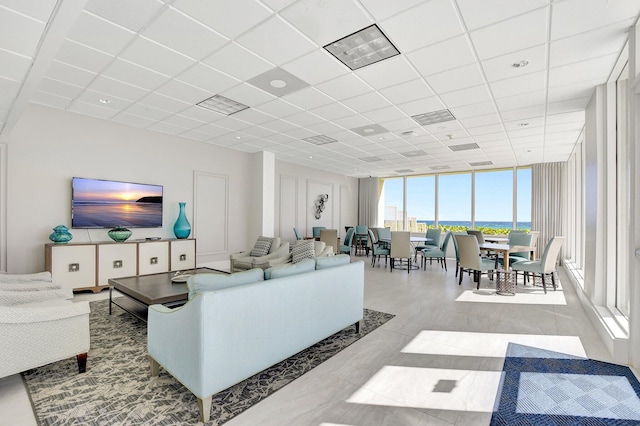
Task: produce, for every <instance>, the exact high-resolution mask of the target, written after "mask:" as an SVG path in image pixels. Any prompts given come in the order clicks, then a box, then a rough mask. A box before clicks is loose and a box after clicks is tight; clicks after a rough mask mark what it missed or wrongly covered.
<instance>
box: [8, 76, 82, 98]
mask: <svg viewBox="0 0 640 426" xmlns="http://www.w3.org/2000/svg"><path fill="white" fill-rule="evenodd" d="M3 80H4V79H3ZM4 81H10V80H4ZM13 83H15V82H13ZM5 90H6V89H5ZM37 90H40V91H41V92H46V93H51V94H53V95H58V96H62V97H63V98H71V99H75V98H77V97H78V96H79V95H80V93H82V87H78V86H74V85H71V84H68V83H63V82H62V81H58V80H52V79H50V78H46V77H45V78H43V79H42V80H40V84H39V85H38V87H37Z"/></svg>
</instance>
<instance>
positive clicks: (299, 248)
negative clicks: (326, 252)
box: [291, 240, 316, 263]
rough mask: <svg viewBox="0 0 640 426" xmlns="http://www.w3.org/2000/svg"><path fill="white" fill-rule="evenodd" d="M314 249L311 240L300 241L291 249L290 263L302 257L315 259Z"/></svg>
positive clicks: (300, 259)
mask: <svg viewBox="0 0 640 426" xmlns="http://www.w3.org/2000/svg"><path fill="white" fill-rule="evenodd" d="M315 257H316V250H315V248H314V245H313V241H312V240H308V241H300V242H298V243H296V245H294V246H293V249H291V263H298V262H300V261H302V260H304V259H315Z"/></svg>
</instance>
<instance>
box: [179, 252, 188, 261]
mask: <svg viewBox="0 0 640 426" xmlns="http://www.w3.org/2000/svg"><path fill="white" fill-rule="evenodd" d="M185 260H187V255H186V254H181V255H180V262H184V261H185Z"/></svg>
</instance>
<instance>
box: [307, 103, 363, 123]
mask: <svg viewBox="0 0 640 426" xmlns="http://www.w3.org/2000/svg"><path fill="white" fill-rule="evenodd" d="M310 112H312V113H313V114H315V115H317V116H319V117H322V118H324V119H325V120H335V119H338V118H343V117H348V116H350V115H353V113H354V111H353V110H352V109H350V108H348V107H346V106H345V105H343V104H341V103H339V102H335V103H332V104H329V105H323V106H321V107H318V108H314V109H312V110H311V111H310Z"/></svg>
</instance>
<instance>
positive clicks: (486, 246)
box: [479, 242, 536, 269]
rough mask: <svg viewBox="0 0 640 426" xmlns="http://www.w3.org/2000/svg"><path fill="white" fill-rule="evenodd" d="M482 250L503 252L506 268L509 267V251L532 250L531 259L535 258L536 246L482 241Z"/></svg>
mask: <svg viewBox="0 0 640 426" xmlns="http://www.w3.org/2000/svg"><path fill="white" fill-rule="evenodd" d="M479 247H480V250H483V251H489V252H493V253H496V254H498V255H500V254H502V256H503V259H504V262H503V265H504V269H509V253H520V252H530V253H531V260H535V255H536V248H535V247H532V246H522V245H515V244H498V243H488V242H485V243H482V244H480V245H479Z"/></svg>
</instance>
